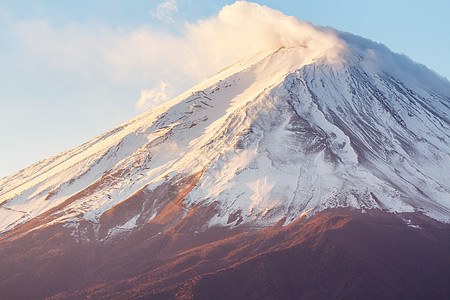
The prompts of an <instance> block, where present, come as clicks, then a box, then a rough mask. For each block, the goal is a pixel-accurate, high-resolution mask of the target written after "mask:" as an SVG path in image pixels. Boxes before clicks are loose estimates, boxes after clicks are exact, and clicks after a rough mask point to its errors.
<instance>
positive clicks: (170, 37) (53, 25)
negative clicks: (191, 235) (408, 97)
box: [0, 0, 450, 177]
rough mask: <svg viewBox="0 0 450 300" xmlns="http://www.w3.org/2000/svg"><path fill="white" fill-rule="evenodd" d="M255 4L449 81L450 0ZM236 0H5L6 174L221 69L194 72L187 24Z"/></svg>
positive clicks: (2, 147) (1, 13) (1, 132)
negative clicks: (368, 44)
mask: <svg viewBox="0 0 450 300" xmlns="http://www.w3.org/2000/svg"><path fill="white" fill-rule="evenodd" d="M256 2H257V3H259V4H261V5H267V6H269V7H271V8H273V9H277V10H280V11H281V12H283V13H284V14H286V15H292V16H295V17H297V18H298V19H299V20H308V21H310V22H312V23H313V24H318V25H324V26H331V27H333V28H336V29H338V30H342V31H348V32H351V33H354V34H357V35H361V36H363V37H366V38H369V39H372V40H374V41H377V42H380V43H383V44H385V45H386V46H388V47H389V48H390V49H391V50H393V51H395V52H399V53H404V54H406V55H407V56H409V57H410V58H412V59H413V60H415V61H417V62H420V63H423V64H425V65H427V66H428V67H429V68H431V69H433V70H435V71H436V72H438V73H439V74H441V75H442V76H445V77H447V78H450V59H449V58H448V52H449V50H448V49H450V18H448V13H449V12H450V1H447V0H445V1H444V0H442V1H433V0H430V1H392V0H391V1H385V0H381V1H345V0H342V1H325V0H322V1H320V0H319V1H311V0H308V1H256ZM232 3H234V1H206V0H198V1H194V0H170V1H151V0H147V1H144V0H131V1H130V0H97V1H95V0H78V1H57V0H53V1H50V0H46V1H44V0H34V1H31V0H21V1H10V0H0V105H1V106H0V107H1V109H0V177H2V176H6V175H9V174H12V173H13V172H15V171H18V170H19V169H21V168H24V167H26V166H28V165H30V164H32V163H34V162H36V161H38V160H41V159H44V158H47V157H50V156H52V155H56V154H58V153H59V152H61V151H64V150H68V149H70V148H73V147H75V146H78V145H80V144H82V143H83V142H86V141H88V140H89V139H91V138H93V137H95V136H97V135H98V134H101V133H103V132H105V131H107V130H109V129H112V128H113V127H115V126H117V125H119V124H120V123H122V122H124V121H126V120H128V119H130V118H132V117H134V116H136V115H138V114H139V113H140V112H142V110H143V109H145V108H147V107H148V106H145V105H142V106H140V105H139V104H138V100H139V99H142V98H143V97H144V98H145V97H147V98H148V97H152V99H154V101H157V102H162V101H165V100H166V99H167V98H168V97H173V96H176V95H177V93H180V92H182V91H183V90H185V89H187V88H189V87H190V86H192V85H194V84H195V83H196V82H197V81H200V80H201V79H202V78H204V77H207V76H208V75H211V74H212V73H214V72H216V71H218V70H219V68H220V67H223V66H222V64H224V63H225V62H227V60H226V57H222V58H223V59H221V60H220V61H219V62H211V63H208V64H207V66H203V65H201V64H199V63H198V62H197V64H198V65H196V69H195V70H196V71H198V72H194V73H192V72H190V71H189V70H190V69H189V70H188V69H187V66H186V65H185V62H184V61H183V60H182V59H181V58H179V57H177V53H178V52H176V49H175V48H177V47H178V46H179V45H183V44H180V41H181V40H184V39H185V38H186V35H187V34H186V32H187V31H188V30H187V28H191V27H192V26H195V24H197V22H199V21H200V20H205V19H207V18H211V17H213V16H215V15H217V14H218V12H219V11H220V10H221V8H222V7H223V6H224V5H229V4H232ZM189 26H191V27H189ZM191 31H192V30H191ZM194 31H195V30H194ZM159 45H165V46H164V47H160V46H159ZM200 46H201V45H200ZM195 49H197V48H195ZM178 66H179V69H180V71H178V70H177V67H178ZM186 74H189V75H186ZM158 91H159V92H158ZM155 99H156V100H155ZM144 100H145V99H144Z"/></svg>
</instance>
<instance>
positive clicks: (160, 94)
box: [135, 81, 169, 111]
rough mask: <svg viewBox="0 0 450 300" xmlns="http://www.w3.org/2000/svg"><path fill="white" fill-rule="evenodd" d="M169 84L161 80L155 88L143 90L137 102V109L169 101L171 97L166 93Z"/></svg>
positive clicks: (144, 108) (145, 108)
mask: <svg viewBox="0 0 450 300" xmlns="http://www.w3.org/2000/svg"><path fill="white" fill-rule="evenodd" d="M167 86H168V84H167V83H165V82H164V81H160V82H159V86H157V87H155V88H154V89H151V90H142V91H141V97H140V98H139V100H138V101H137V102H136V104H135V106H136V109H138V110H141V111H142V110H147V109H149V108H152V107H154V106H157V105H159V104H161V103H163V102H164V101H167V100H168V99H169V96H168V95H167V93H166V88H167Z"/></svg>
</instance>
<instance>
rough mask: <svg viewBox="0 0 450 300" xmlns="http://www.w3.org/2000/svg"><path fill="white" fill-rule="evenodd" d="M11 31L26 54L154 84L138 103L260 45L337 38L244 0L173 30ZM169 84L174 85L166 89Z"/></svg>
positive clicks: (61, 67)
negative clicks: (168, 31) (176, 30)
mask: <svg viewBox="0 0 450 300" xmlns="http://www.w3.org/2000/svg"><path fill="white" fill-rule="evenodd" d="M176 10H177V6H176V2H175V1H167V2H164V3H161V4H160V5H159V6H158V8H157V12H159V15H160V17H161V18H163V19H164V18H165V19H166V20H170V18H171V17H170V13H171V12H174V11H176ZM13 32H14V34H15V35H16V37H17V39H18V40H19V41H20V43H21V49H22V50H23V51H24V52H26V55H25V56H26V57H27V60H29V61H31V60H32V61H36V62H39V63H45V64H47V65H48V66H51V67H52V68H54V69H55V70H57V71H60V72H62V73H64V74H71V76H75V75H77V74H78V75H79V76H81V77H82V78H86V79H87V80H94V79H95V80H99V78H104V80H109V81H111V82H112V83H114V84H116V85H117V84H120V85H128V86H138V87H140V88H142V87H144V86H149V85H150V86H151V85H153V86H156V88H155V89H154V90H143V91H142V93H141V97H140V99H139V100H138V102H137V103H136V104H135V106H136V108H138V109H139V110H141V109H144V108H146V107H150V106H151V105H153V104H155V103H159V102H162V101H165V100H167V99H168V98H170V97H171V96H173V95H174V93H179V92H182V91H184V90H185V89H187V88H189V87H190V86H193V85H194V84H196V83H197V82H198V81H200V80H202V79H204V78H206V77H208V76H211V75H212V74H214V73H215V72H217V71H218V70H220V69H222V68H224V67H226V66H228V65H229V64H231V63H234V62H235V61H237V60H239V59H241V58H244V57H246V56H250V55H252V54H255V53H257V52H259V51H261V50H265V49H269V48H276V47H279V46H294V45H302V46H306V47H310V48H321V49H327V48H330V47H332V46H333V45H335V44H336V43H337V42H338V40H337V37H336V36H335V35H334V33H332V32H330V31H327V30H326V29H317V28H316V27H314V26H312V25H311V24H310V23H308V22H300V21H298V20H297V19H296V18H294V17H290V16H286V15H284V14H283V13H281V12H279V11H277V10H273V9H271V8H268V7H266V6H261V5H259V4H256V3H250V2H246V1H238V2H236V3H234V4H232V5H228V6H225V7H224V8H222V10H221V11H220V12H219V13H218V15H216V16H213V17H211V18H208V19H205V20H200V21H198V22H196V23H185V25H184V28H183V29H182V31H181V32H178V33H177V34H173V35H171V34H167V33H164V34H163V33H160V32H159V31H157V30H154V29H151V28H149V27H142V28H138V29H134V30H128V29H122V28H119V29H117V28H111V27H108V26H102V25H92V24H71V25H68V26H65V27H61V26H59V27H57V26H55V25H53V24H51V23H49V22H46V21H43V20H30V21H25V22H18V23H17V24H14V30H13ZM175 83H176V84H175ZM168 85H169V86H170V87H171V89H170V91H171V92H172V93H169V92H168V91H167V90H166V87H167V86H168ZM150 104H151V105H150Z"/></svg>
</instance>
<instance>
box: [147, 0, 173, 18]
mask: <svg viewBox="0 0 450 300" xmlns="http://www.w3.org/2000/svg"><path fill="white" fill-rule="evenodd" d="M177 11H178V5H177V2H176V1H175V0H169V1H166V2H163V3H161V4H159V5H158V6H157V7H156V11H150V14H151V15H152V16H153V17H154V18H157V19H158V20H160V21H163V22H167V23H173V22H174V20H173V18H172V14H173V13H175V12H177Z"/></svg>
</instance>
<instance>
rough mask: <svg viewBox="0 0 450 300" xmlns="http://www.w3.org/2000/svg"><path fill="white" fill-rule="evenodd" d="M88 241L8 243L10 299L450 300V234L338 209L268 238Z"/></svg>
mask: <svg viewBox="0 0 450 300" xmlns="http://www.w3.org/2000/svg"><path fill="white" fill-rule="evenodd" d="M209 210H211V208H198V209H197V210H194V211H193V212H191V213H190V215H188V216H187V217H186V218H184V219H183V220H182V221H181V222H179V223H178V224H176V225H175V226H173V227H172V228H171V229H170V230H169V231H167V232H165V233H164V234H160V235H156V236H155V237H153V236H154V232H155V228H154V226H155V224H148V226H147V227H144V228H143V229H142V230H140V231H139V232H135V233H132V234H131V235H129V236H128V237H126V238H123V239H119V240H116V241H112V242H109V243H107V244H100V243H98V242H85V243H78V242H76V241H75V240H74V239H73V237H71V236H70V234H69V231H68V229H65V228H62V227H60V226H51V227H47V228H43V229H38V230H35V231H32V232H30V233H27V234H26V235H23V236H21V237H14V234H10V235H9V236H3V237H2V238H0V270H1V272H0V298H1V299H42V298H47V297H51V298H52V299H67V298H70V299H85V298H88V297H92V298H96V299H97V298H108V299H137V298H145V299H173V298H178V299H341V298H342V299H449V298H450V290H449V289H450V228H449V225H443V224H440V223H438V222H435V221H433V220H430V219H428V218H425V217H422V216H420V215H411V216H407V217H408V218H410V219H411V218H412V219H413V220H414V222H415V224H420V226H421V227H422V229H417V228H412V227H409V226H407V225H405V223H404V222H403V221H402V220H401V219H400V218H399V217H398V216H395V215H393V214H389V213H384V212H380V211H376V212H370V213H365V214H362V213H360V212H358V211H352V210H328V211H324V212H321V213H318V214H317V215H315V216H313V217H311V218H309V219H305V218H303V219H300V220H298V221H297V222H295V223H293V224H290V225H288V226H284V227H282V226H281V223H283V220H281V221H280V222H279V224H278V225H276V226H274V227H271V228H267V229H264V230H261V231H255V230H252V229H251V228H244V227H240V228H235V229H227V228H215V229H211V230H209V231H206V232H201V233H194V232H193V231H192V230H191V228H192V226H193V224H194V223H195V222H199V217H200V216H203V215H208V213H209Z"/></svg>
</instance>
